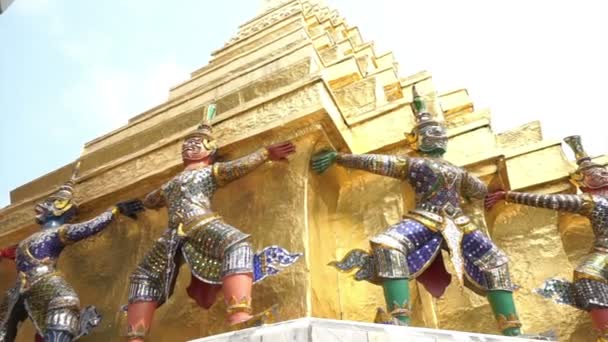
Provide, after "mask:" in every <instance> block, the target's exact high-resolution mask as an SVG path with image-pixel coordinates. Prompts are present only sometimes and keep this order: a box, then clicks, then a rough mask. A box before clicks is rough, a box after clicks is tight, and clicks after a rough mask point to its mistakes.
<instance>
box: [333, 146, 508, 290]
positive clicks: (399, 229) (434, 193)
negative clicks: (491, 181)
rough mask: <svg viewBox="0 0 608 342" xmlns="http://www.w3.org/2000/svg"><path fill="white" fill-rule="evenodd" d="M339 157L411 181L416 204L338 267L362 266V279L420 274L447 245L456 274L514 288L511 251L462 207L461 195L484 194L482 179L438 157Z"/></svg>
mask: <svg viewBox="0 0 608 342" xmlns="http://www.w3.org/2000/svg"><path fill="white" fill-rule="evenodd" d="M337 162H338V164H340V165H342V166H346V167H349V168H356V169H362V170H366V171H369V172H372V173H376V174H379V175H383V176H389V177H393V178H397V179H400V180H402V181H407V182H408V183H409V184H410V185H411V186H412V188H413V189H414V191H415V195H416V208H415V209H413V210H411V211H410V212H409V213H408V214H407V215H405V216H406V217H405V219H404V220H403V221H401V222H399V223H397V224H395V225H393V226H391V227H389V228H388V229H387V230H386V231H385V232H383V233H381V234H379V235H377V236H374V237H372V238H371V239H370V243H371V247H372V253H371V255H370V256H367V257H366V256H364V253H361V251H358V252H356V253H353V254H350V255H347V256H346V257H345V258H344V259H343V260H342V262H341V263H337V264H336V266H338V268H341V269H349V268H353V267H355V266H356V267H359V268H361V271H359V272H360V273H358V279H368V280H373V279H374V278H385V279H386V278H389V279H390V278H417V277H418V276H419V275H420V274H422V273H423V272H424V271H425V270H426V269H427V268H428V267H429V265H430V264H431V263H432V262H433V261H434V260H435V259H436V258H437V257H438V256H439V255H440V252H441V248H442V247H447V248H448V249H449V251H450V256H451V261H452V264H453V265H454V268H455V270H456V275H457V277H458V278H459V280H460V281H461V282H465V281H466V283H468V284H472V285H474V287H475V289H474V290H476V292H478V293H482V292H484V291H487V290H506V291H512V290H513V288H514V287H513V284H512V282H511V279H510V276H509V271H508V257H507V256H506V254H505V253H504V252H503V251H501V250H500V249H499V248H498V247H497V246H496V245H494V244H493V243H492V241H491V240H490V239H489V237H487V236H486V235H485V234H484V233H482V232H481V231H480V230H479V229H478V227H477V226H476V225H475V224H474V223H473V222H472V221H471V220H470V218H469V217H467V216H466V215H465V214H464V213H463V211H462V209H461V207H460V201H461V198H462V197H465V198H470V199H483V198H484V197H485V195H486V193H487V189H486V186H485V184H484V183H483V182H481V181H480V180H479V179H477V178H476V177H474V176H471V175H470V174H469V173H468V172H467V171H466V170H464V169H462V168H459V167H457V166H454V165H452V164H450V163H449V162H447V161H445V160H443V159H439V158H412V157H407V156H388V155H373V154H367V155H350V154H338V157H337ZM370 263H371V264H370Z"/></svg>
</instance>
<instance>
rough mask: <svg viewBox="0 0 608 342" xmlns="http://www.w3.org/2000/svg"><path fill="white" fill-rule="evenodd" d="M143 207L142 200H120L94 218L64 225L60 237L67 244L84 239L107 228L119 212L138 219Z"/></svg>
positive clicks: (60, 230)
mask: <svg viewBox="0 0 608 342" xmlns="http://www.w3.org/2000/svg"><path fill="white" fill-rule="evenodd" d="M143 208H144V207H143V204H142V202H141V201H140V200H130V201H125V202H120V203H118V204H117V205H116V206H114V207H112V208H110V209H108V210H106V211H104V212H103V213H102V214H100V215H98V216H97V217H95V218H93V219H90V220H88V221H85V222H80V223H74V224H66V225H64V226H62V227H61V228H60V229H59V238H60V240H61V242H63V244H65V245H69V244H72V243H74V242H78V241H80V240H84V239H86V238H88V237H90V236H93V235H95V234H97V233H99V232H100V231H102V230H103V229H104V228H106V227H107V226H108V225H109V224H110V223H111V222H112V221H113V220H114V218H115V217H116V216H118V214H119V213H120V214H123V215H125V216H128V217H130V218H133V219H136V218H137V213H138V212H140V211H142V210H143Z"/></svg>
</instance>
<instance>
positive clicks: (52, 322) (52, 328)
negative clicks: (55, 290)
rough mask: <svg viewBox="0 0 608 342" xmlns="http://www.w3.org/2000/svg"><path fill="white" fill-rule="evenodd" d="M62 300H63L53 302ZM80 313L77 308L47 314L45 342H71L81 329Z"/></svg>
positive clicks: (51, 311)
mask: <svg viewBox="0 0 608 342" xmlns="http://www.w3.org/2000/svg"><path fill="white" fill-rule="evenodd" d="M56 300H59V301H60V300H61V298H58V299H55V300H53V301H51V305H50V307H53V302H55V301H56ZM79 316H80V314H79V312H78V308H77V307H76V306H72V307H63V308H57V309H51V310H49V312H48V313H47V329H46V333H45V335H44V342H71V341H72V339H73V338H74V336H75V335H76V334H77V333H78V329H79Z"/></svg>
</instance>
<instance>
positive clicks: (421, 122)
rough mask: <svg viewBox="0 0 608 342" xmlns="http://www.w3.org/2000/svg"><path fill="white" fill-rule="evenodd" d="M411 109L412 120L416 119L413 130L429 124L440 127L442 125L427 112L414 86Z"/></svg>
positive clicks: (424, 103)
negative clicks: (412, 112) (412, 113)
mask: <svg viewBox="0 0 608 342" xmlns="http://www.w3.org/2000/svg"><path fill="white" fill-rule="evenodd" d="M412 97H413V101H412V109H413V111H414V118H415V119H416V126H415V129H420V128H422V127H424V126H428V125H430V124H433V125H441V124H442V123H441V122H439V121H437V120H436V118H435V116H434V115H433V114H431V112H429V110H428V109H427V106H426V102H425V101H424V98H423V97H422V96H421V95H420V94H419V93H418V90H417V89H416V85H414V86H413V87H412Z"/></svg>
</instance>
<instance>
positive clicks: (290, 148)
mask: <svg viewBox="0 0 608 342" xmlns="http://www.w3.org/2000/svg"><path fill="white" fill-rule="evenodd" d="M266 149H267V150H268V159H270V160H272V161H286V160H287V156H288V155H290V154H292V153H295V152H296V146H295V145H294V144H293V143H292V142H291V141H284V142H281V143H278V144H274V145H270V146H268V147H266Z"/></svg>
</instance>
